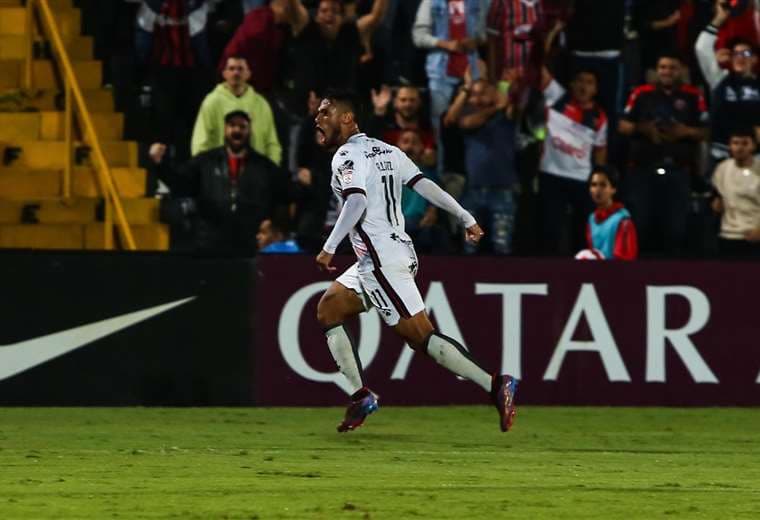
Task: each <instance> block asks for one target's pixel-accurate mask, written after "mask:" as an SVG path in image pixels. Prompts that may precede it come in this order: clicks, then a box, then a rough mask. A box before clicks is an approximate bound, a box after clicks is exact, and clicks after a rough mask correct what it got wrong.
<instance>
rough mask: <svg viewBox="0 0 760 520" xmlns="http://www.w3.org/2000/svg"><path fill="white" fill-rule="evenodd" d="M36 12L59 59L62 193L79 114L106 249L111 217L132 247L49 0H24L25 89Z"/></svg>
mask: <svg viewBox="0 0 760 520" xmlns="http://www.w3.org/2000/svg"><path fill="white" fill-rule="evenodd" d="M35 13H38V14H39V22H40V25H41V28H42V30H43V31H44V32H45V33H46V35H47V38H48V40H49V41H50V43H51V45H52V50H53V55H54V57H55V59H56V61H57V63H58V68H59V70H60V74H61V76H62V80H63V89H64V103H65V109H64V118H65V119H64V140H65V143H66V144H65V146H66V157H65V159H66V162H65V167H64V171H63V183H62V194H61V195H62V196H63V197H64V198H70V197H71V174H72V168H73V161H74V153H73V140H74V114H75V113H76V116H77V117H78V122H79V125H80V128H81V129H82V134H83V136H82V137H83V140H84V141H85V142H87V144H88V145H89V146H90V148H91V150H92V155H93V158H94V161H93V166H94V167H95V171H96V173H97V175H96V178H97V179H98V184H99V186H100V191H101V193H102V195H103V200H104V202H105V212H104V213H105V214H104V219H103V220H104V234H105V236H104V244H105V248H106V249H113V247H114V235H113V225H114V217H115V218H116V226H117V229H118V230H119V234H120V238H121V244H122V247H123V248H125V249H128V250H131V251H134V250H135V249H136V246H135V240H134V237H133V235H132V230H131V229H130V227H129V222H127V217H126V215H125V213H124V207H123V205H122V203H121V198H120V197H119V193H118V190H117V189H116V183H115V182H114V178H113V173H112V172H111V168H110V167H109V166H108V162H107V161H106V158H105V154H104V153H103V147H102V146H101V144H100V140H99V139H98V134H97V132H96V130H95V125H94V123H93V120H92V115H91V114H90V111H89V109H88V108H87V102H86V100H85V98H84V95H83V94H82V88H81V87H80V86H79V81H78V80H77V77H76V75H75V74H74V67H73V66H72V64H71V59H70V58H69V55H68V52H67V51H66V46H65V45H64V43H63V38H62V37H61V33H60V31H59V29H58V25H57V24H56V21H55V17H54V16H53V11H52V10H51V9H50V4H49V2H48V0H26V38H27V41H26V62H25V70H24V82H25V86H26V88H27V89H31V88H32V84H33V80H34V78H33V64H34V29H35V23H34V22H35Z"/></svg>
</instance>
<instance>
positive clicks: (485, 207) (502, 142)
mask: <svg viewBox="0 0 760 520" xmlns="http://www.w3.org/2000/svg"><path fill="white" fill-rule="evenodd" d="M509 111H510V110H509V103H508V98H507V96H506V95H504V94H501V93H499V92H498V91H497V90H496V87H495V86H494V85H493V84H491V83H489V82H488V81H486V80H484V79H479V80H476V81H474V82H472V83H471V84H470V83H467V84H465V85H464V86H463V87H461V88H460V89H459V93H458V94H457V96H456V98H455V99H454V102H453V103H452V104H451V107H450V108H449V111H448V112H447V113H446V117H445V118H444V125H446V126H452V125H457V126H458V127H459V128H460V129H461V130H462V131H463V135H464V145H465V169H466V171H467V191H466V193H465V197H464V200H463V201H462V205H463V206H464V207H465V208H466V209H467V210H468V211H469V212H470V213H472V214H473V215H478V221H479V222H484V223H485V228H486V229H487V230H488V232H489V235H487V236H489V237H490V243H491V247H492V250H493V252H494V253H496V254H499V255H508V254H510V253H511V251H512V233H513V230H514V215H515V204H514V198H513V193H512V190H513V188H514V185H515V183H516V181H517V173H516V172H515V145H516V143H515V125H514V122H513V121H512V120H511V119H510V118H509V117H508V114H509ZM475 251H476V247H475V246H472V245H469V244H465V252H467V253H470V254H472V253H475Z"/></svg>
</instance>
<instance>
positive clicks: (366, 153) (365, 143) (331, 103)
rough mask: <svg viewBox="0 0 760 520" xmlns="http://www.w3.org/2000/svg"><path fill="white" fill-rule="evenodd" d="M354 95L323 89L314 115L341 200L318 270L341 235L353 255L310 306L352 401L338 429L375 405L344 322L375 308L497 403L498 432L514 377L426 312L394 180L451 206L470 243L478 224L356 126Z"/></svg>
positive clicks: (508, 416) (510, 405)
mask: <svg viewBox="0 0 760 520" xmlns="http://www.w3.org/2000/svg"><path fill="white" fill-rule="evenodd" d="M355 106H356V105H355V103H354V101H353V97H352V95H350V94H347V93H338V92H336V93H333V94H330V95H328V96H326V97H325V98H324V99H323V100H322V102H321V104H320V106H319V109H318V111H317V116H316V118H315V124H316V133H317V139H318V142H319V144H320V145H321V146H323V147H325V148H327V149H329V150H335V149H337V151H336V152H335V155H334V157H333V161H332V170H333V177H332V188H333V191H334V192H335V194H336V196H338V197H339V198H340V199H342V200H343V206H342V208H341V210H340V215H339V216H338V220H337V222H336V223H335V227H334V228H333V231H332V233H331V234H330V236H329V237H328V239H327V241H326V242H325V244H324V246H323V248H322V251H321V252H320V253H319V255H318V256H317V258H316V261H317V265H318V266H319V268H320V269H322V270H325V271H327V272H330V273H331V272H334V271H335V270H336V268H335V267H333V266H332V265H331V264H332V258H333V255H334V254H335V250H336V249H337V248H338V245H339V244H340V243H341V242H342V241H343V239H344V238H345V237H346V235H349V237H350V241H351V245H352V247H353V249H354V252H355V253H356V257H357V262H356V263H355V264H354V265H352V266H351V267H350V268H349V269H348V270H346V271H345V272H344V273H343V274H342V275H340V276H339V277H338V278H337V280H335V281H334V282H333V284H332V285H331V286H330V287H329V288H328V289H327V291H326V292H325V294H324V295H323V296H322V298H321V299H320V301H319V305H318V306H317V319H318V320H319V322H320V324H321V325H322V327H323V329H324V330H325V335H326V337H327V345H328V347H329V349H330V353H331V354H332V356H333V359H334V360H335V363H336V364H337V365H338V369H339V370H340V371H341V373H342V374H343V375H344V376H345V377H346V379H347V380H348V382H349V383H350V384H351V385H352V387H353V389H352V395H351V403H350V405H349V406H348V409H347V410H346V415H345V418H344V420H343V422H342V423H341V424H340V425H338V431H339V432H346V431H351V430H353V429H355V428H357V427H359V426H360V425H361V424H362V423H363V422H364V420H365V418H366V417H367V416H368V415H369V414H370V413H372V412H374V411H375V410H377V406H378V405H377V396H376V395H375V394H374V393H373V392H372V391H370V390H369V388H367V386H366V385H365V383H364V376H363V374H362V366H361V361H360V360H359V357H358V354H357V351H356V348H354V345H353V341H352V340H351V338H350V336H349V335H348V332H347V330H346V328H345V327H344V326H343V324H344V322H345V321H346V320H347V319H348V318H350V317H352V316H355V315H357V314H359V313H362V312H364V311H366V310H368V309H369V308H370V307H375V308H376V309H377V310H378V311H379V313H380V316H381V317H382V318H383V320H384V321H385V322H386V323H387V324H388V325H389V326H391V327H393V329H394V331H395V332H396V333H397V334H398V335H400V336H401V337H402V338H404V339H405V340H406V342H407V343H408V344H409V345H410V346H411V347H412V348H413V349H415V350H418V351H420V352H423V353H425V354H427V355H429V356H430V357H432V358H433V359H434V360H435V361H436V362H437V363H438V364H440V365H442V366H443V367H445V368H447V369H449V370H451V371H452V372H454V373H455V374H457V375H458V376H460V377H463V378H465V379H469V380H470V381H472V382H474V383H476V384H477V385H478V386H480V387H481V388H483V389H484V390H485V391H486V392H488V393H489V394H490V395H491V399H492V401H493V403H494V405H495V406H496V408H497V409H498V411H499V419H500V420H499V422H500V427H501V430H502V431H508V430H509V428H510V427H511V425H512V421H513V419H514V414H515V408H514V396H515V392H516V390H517V380H516V379H514V378H513V377H512V376H509V375H501V376H497V375H493V376H492V375H491V374H490V373H489V372H487V371H485V370H484V369H483V368H482V367H481V366H480V365H479V364H478V363H477V362H476V361H475V360H474V359H473V357H472V356H471V355H470V354H469V352H468V351H467V350H466V349H465V348H464V347H463V346H462V345H460V344H459V343H458V342H457V341H456V340H454V339H452V338H449V337H447V336H444V335H443V334H441V333H440V332H438V331H437V330H436V329H435V328H434V327H433V325H432V323H431V322H430V319H429V318H428V316H427V313H426V312H425V304H424V302H423V301H422V296H421V295H420V292H419V290H418V289H417V285H416V284H415V282H414V276H415V274H416V273H417V267H418V260H417V255H416V253H415V251H414V244H413V243H412V240H411V239H410V238H409V235H407V234H406V232H405V231H404V215H403V213H402V211H401V193H402V188H403V186H404V185H405V186H407V187H409V188H412V189H414V190H415V191H416V192H417V193H419V194H420V195H421V196H423V197H424V198H425V199H427V200H428V201H430V202H431V203H433V204H435V205H436V206H438V207H439V208H441V209H444V210H446V211H448V212H449V213H451V214H453V215H455V216H456V217H457V218H458V219H459V221H460V222H461V223H462V224H463V225H464V227H465V237H466V239H467V240H470V241H473V242H478V241H479V240H480V239H481V238H482V236H483V231H482V230H481V228H480V226H479V225H478V224H477V222H476V221H475V219H474V218H473V216H472V215H470V214H469V213H468V212H467V211H466V210H465V209H464V208H462V206H460V205H459V204H458V203H457V202H456V201H455V200H454V199H453V198H452V197H451V196H450V195H449V194H447V193H446V192H445V191H443V190H442V189H440V188H439V187H438V186H437V185H436V184H435V183H434V182H433V181H431V180H430V179H426V178H425V177H424V175H422V173H421V172H420V170H419V168H417V166H416V165H415V164H414V163H413V162H412V161H411V159H409V157H407V156H406V154H404V153H403V152H402V151H401V150H399V149H398V148H396V147H395V146H391V145H389V144H387V143H384V142H383V141H379V140H377V139H372V138H370V137H367V136H366V134H363V133H360V131H359V128H358V126H357V124H356V118H355V113H356V110H355Z"/></svg>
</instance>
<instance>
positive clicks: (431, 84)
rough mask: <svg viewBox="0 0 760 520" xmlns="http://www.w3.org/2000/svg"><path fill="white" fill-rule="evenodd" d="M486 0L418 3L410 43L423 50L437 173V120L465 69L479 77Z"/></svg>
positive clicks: (440, 149)
mask: <svg viewBox="0 0 760 520" xmlns="http://www.w3.org/2000/svg"><path fill="white" fill-rule="evenodd" d="M487 14H488V4H487V1H486V0H422V2H421V3H420V7H419V9H418V10H417V18H416V19H415V21H414V27H413V29H412V37H413V39H414V44H415V45H416V46H417V47H419V48H421V49H427V50H428V51H429V52H428V55H427V62H426V65H425V70H426V72H427V77H428V88H429V91H430V118H431V122H432V124H433V128H434V129H435V133H436V142H437V145H438V171H439V172H442V171H443V170H442V168H443V146H442V145H441V117H442V116H443V114H444V113H445V112H446V110H447V109H448V107H449V104H450V103H451V98H452V95H453V94H454V91H455V90H456V87H457V85H459V84H460V83H462V82H463V80H464V77H465V73H466V72H467V70H468V69H469V70H470V71H471V74H472V78H473V79H474V80H477V79H479V78H480V76H481V75H480V68H479V67H478V64H477V59H478V52H477V50H478V46H480V45H482V44H483V43H485V41H486V32H485V30H486V15H487Z"/></svg>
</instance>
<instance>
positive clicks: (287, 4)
mask: <svg viewBox="0 0 760 520" xmlns="http://www.w3.org/2000/svg"><path fill="white" fill-rule="evenodd" d="M299 5H300V3H299V0H271V1H270V3H269V5H264V6H261V7H258V8H255V9H253V10H251V11H249V12H248V13H247V14H246V15H245V18H243V23H242V24H241V25H240V27H238V29H237V31H235V34H234V35H233V36H232V39H231V40H230V41H229V43H228V44H227V47H226V48H225V50H224V53H223V54H222V59H221V61H220V67H219V68H220V69H224V67H226V65H227V58H229V57H230V56H242V57H243V58H245V60H246V62H247V63H248V66H249V67H251V68H252V70H253V75H252V78H251V86H252V87H253V88H254V89H256V90H257V91H258V92H261V93H262V94H264V95H269V94H270V92H272V89H273V88H274V86H275V80H276V78H277V75H278V69H279V67H280V66H281V64H280V61H281V59H282V50H283V47H284V45H285V40H286V39H287V37H288V32H289V31H288V29H289V26H290V29H291V30H294V17H295V12H296V8H297V7H298V6H299Z"/></svg>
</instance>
